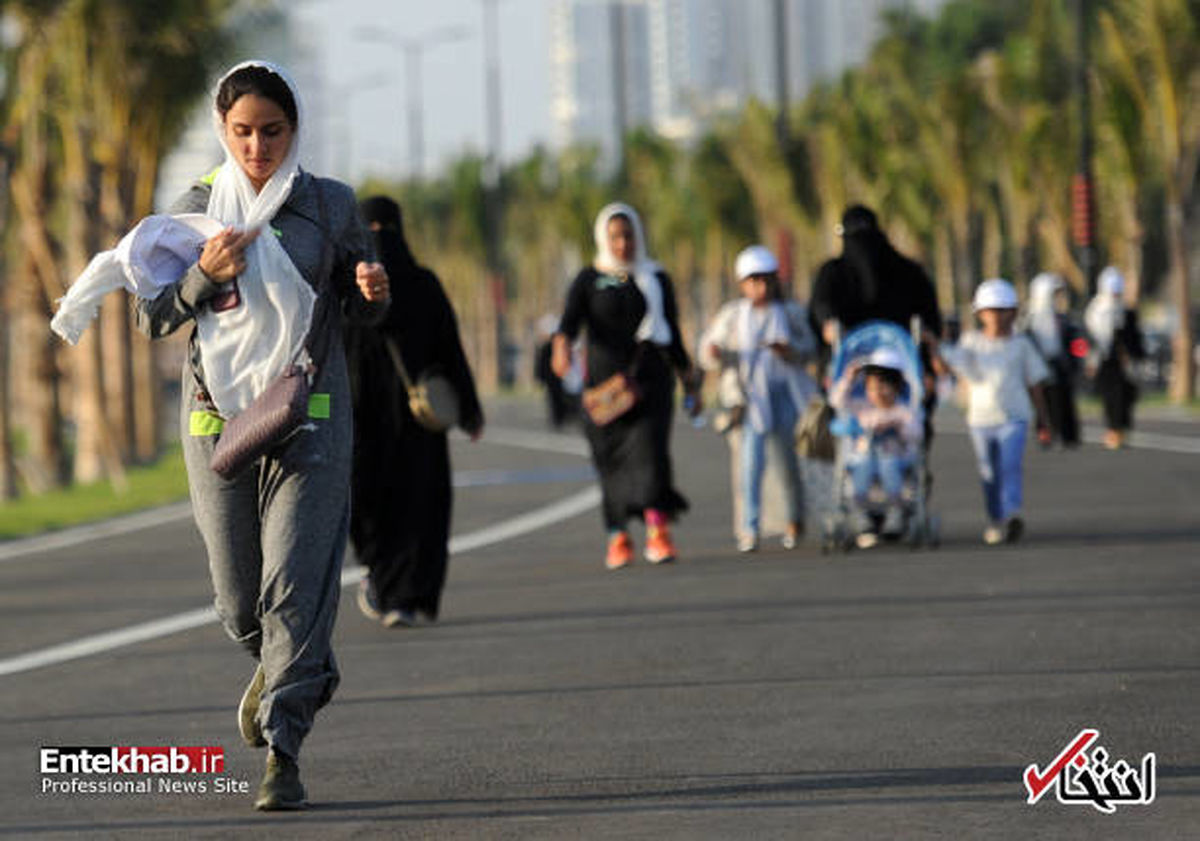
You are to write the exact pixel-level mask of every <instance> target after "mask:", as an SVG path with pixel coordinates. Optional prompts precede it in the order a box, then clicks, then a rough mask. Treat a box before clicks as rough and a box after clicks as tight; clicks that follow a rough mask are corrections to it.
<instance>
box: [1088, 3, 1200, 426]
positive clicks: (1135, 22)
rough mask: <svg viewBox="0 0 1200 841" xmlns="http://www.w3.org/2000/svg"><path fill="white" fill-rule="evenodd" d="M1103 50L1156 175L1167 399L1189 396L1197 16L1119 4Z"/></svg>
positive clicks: (1111, 13) (1181, 6)
mask: <svg viewBox="0 0 1200 841" xmlns="http://www.w3.org/2000/svg"><path fill="white" fill-rule="evenodd" d="M1100 22H1101V29H1102V32H1103V37H1104V43H1105V46H1106V48H1107V51H1108V54H1109V57H1110V59H1111V60H1112V62H1113V64H1114V65H1115V68H1116V71H1117V72H1118V73H1119V74H1120V78H1121V81H1122V83H1123V84H1124V85H1125V86H1126V88H1127V90H1128V91H1129V93H1130V94H1131V95H1132V96H1133V97H1134V99H1135V100H1136V102H1137V104H1138V109H1139V111H1140V112H1141V114H1142V118H1143V120H1144V124H1145V137H1146V139H1147V140H1148V146H1149V149H1150V151H1152V153H1153V154H1154V157H1155V164H1156V167H1157V168H1158V169H1159V171H1160V172H1161V174H1162V184H1163V190H1164V208H1163V210H1164V219H1163V223H1164V229H1165V232H1166V238H1167V254H1168V259H1169V265H1170V269H1169V278H1170V280H1169V284H1170V289H1171V297H1172V299H1173V302H1174V305H1175V310H1176V312H1177V315H1178V326H1177V328H1176V332H1175V337H1174V348H1173V350H1174V352H1173V358H1174V364H1173V366H1172V371H1171V386H1170V393H1171V397H1172V399H1174V400H1176V401H1180V402H1182V401H1186V400H1190V399H1191V398H1192V397H1194V396H1195V389H1196V386H1195V379H1196V363H1195V359H1194V357H1193V355H1192V347H1193V344H1194V338H1193V336H1194V330H1193V326H1192V290H1191V281H1190V279H1189V277H1188V265H1187V261H1188V232H1187V229H1186V225H1185V209H1186V208H1187V206H1188V205H1189V204H1190V203H1191V201H1192V197H1193V195H1194V194H1195V191H1196V183H1197V176H1198V174H1200V171H1198V170H1200V105H1198V104H1197V102H1196V96H1195V92H1196V90H1197V89H1200V9H1198V8H1197V5H1196V3H1195V2H1189V0H1136V2H1135V0H1119V2H1114V3H1113V8H1112V9H1111V10H1105V11H1103V12H1101V15H1100Z"/></svg>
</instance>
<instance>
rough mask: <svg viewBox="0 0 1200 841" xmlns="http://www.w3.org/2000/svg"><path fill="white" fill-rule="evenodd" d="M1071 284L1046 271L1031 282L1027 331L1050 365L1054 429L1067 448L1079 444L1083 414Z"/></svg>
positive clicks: (1050, 410)
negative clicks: (1069, 307)
mask: <svg viewBox="0 0 1200 841" xmlns="http://www.w3.org/2000/svg"><path fill="white" fill-rule="evenodd" d="M1066 291H1067V285H1066V283H1064V282H1063V279H1062V278H1061V277H1059V276H1058V275H1056V274H1051V273H1050V272H1042V273H1041V274H1039V275H1037V276H1036V277H1035V278H1034V279H1033V280H1032V281H1031V282H1030V284H1029V302H1028V304H1027V305H1026V309H1025V320H1024V321H1025V323H1024V326H1025V330H1026V332H1027V334H1028V335H1029V338H1030V339H1032V340H1033V344H1034V346H1035V347H1037V349H1038V352H1039V353H1040V354H1041V355H1042V359H1044V360H1045V362H1046V365H1047V366H1048V367H1049V368H1050V379H1049V380H1047V381H1046V383H1045V385H1044V389H1043V390H1044V393H1045V395H1046V411H1047V412H1048V413H1049V419H1050V430H1051V433H1052V435H1055V436H1057V437H1058V440H1059V441H1061V442H1062V445H1063V446H1064V447H1077V446H1079V415H1078V413H1077V411H1076V408H1075V376H1076V373H1077V369H1078V367H1079V366H1078V362H1077V361H1076V357H1075V355H1074V352H1075V342H1076V340H1077V339H1079V338H1080V335H1079V328H1078V326H1077V324H1076V323H1075V322H1074V321H1073V320H1072V319H1071V318H1069V317H1068V316H1067V314H1066V312H1065V301H1066Z"/></svg>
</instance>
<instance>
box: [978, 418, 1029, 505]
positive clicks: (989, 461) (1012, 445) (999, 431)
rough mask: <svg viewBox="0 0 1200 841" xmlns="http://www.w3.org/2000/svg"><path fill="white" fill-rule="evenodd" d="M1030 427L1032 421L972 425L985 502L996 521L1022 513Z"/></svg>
mask: <svg viewBox="0 0 1200 841" xmlns="http://www.w3.org/2000/svg"><path fill="white" fill-rule="evenodd" d="M1028 429H1029V422H1028V421H1023V420H1021V421H1010V422H1008V423H1003V424H998V425H996V426H972V427H971V443H972V444H973V445H974V447H975V458H976V460H977V461H978V462H979V478H980V480H981V481H982V482H983V503H984V505H985V506H986V507H987V513H988V517H989V518H990V519H991V520H992V522H994V523H999V522H1001V521H1003V520H1007V519H1008V518H1009V517H1012V516H1014V515H1016V514H1019V513H1020V512H1021V486H1022V484H1023V482H1024V472H1023V471H1024V460H1025V436H1026V433H1027V432H1028Z"/></svg>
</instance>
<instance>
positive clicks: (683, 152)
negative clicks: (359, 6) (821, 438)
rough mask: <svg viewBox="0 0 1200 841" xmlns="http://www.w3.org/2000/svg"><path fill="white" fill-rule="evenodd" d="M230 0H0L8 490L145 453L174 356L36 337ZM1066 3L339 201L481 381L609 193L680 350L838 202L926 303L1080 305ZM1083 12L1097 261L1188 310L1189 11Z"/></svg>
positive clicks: (1194, 0)
mask: <svg viewBox="0 0 1200 841" xmlns="http://www.w3.org/2000/svg"><path fill="white" fill-rule="evenodd" d="M238 5H240V4H237V3H235V2H234V0H116V1H115V2H106V0H0V15H3V16H4V18H5V19H6V20H7V21H8V22H9V25H8V26H7V27H6V28H5V32H6V34H5V37H4V38H3V39H2V40H0V60H2V64H0V68H2V70H0V72H2V75H0V185H2V186H3V189H0V232H2V233H3V248H0V294H2V295H3V296H4V297H3V306H2V307H0V493H2V494H3V495H5V496H11V495H12V494H14V493H15V492H16V491H17V489H18V488H19V487H22V488H27V489H29V490H31V491H37V490H41V489H44V488H49V487H54V486H57V485H61V484H64V483H67V482H69V481H72V480H74V481H91V480H95V479H98V478H104V477H108V478H112V479H115V480H117V481H119V479H120V477H121V475H122V471H123V469H124V467H125V466H126V465H129V464H132V463H136V462H139V461H145V460H149V459H153V458H154V457H156V455H157V454H158V453H159V449H160V446H161V441H162V440H163V437H164V433H163V430H164V429H165V428H169V427H171V426H173V419H164V418H163V417H162V416H161V415H162V405H163V403H164V400H163V390H164V388H165V387H167V385H166V384H167V383H169V382H171V381H174V380H175V377H176V372H177V371H178V363H177V360H175V361H171V362H165V361H164V360H162V359H161V358H160V357H161V356H162V355H163V353H164V350H163V349H162V348H156V347H155V346H153V345H151V344H150V343H149V342H147V341H146V340H145V339H143V338H142V337H141V336H140V335H138V334H137V333H136V331H134V330H133V329H132V325H131V318H130V310H129V302H128V300H125V299H123V295H122V296H118V295H113V296H110V298H111V300H109V301H107V302H106V304H105V306H104V308H103V311H102V313H101V317H100V321H99V322H98V324H97V325H95V326H94V327H93V328H91V329H89V330H88V332H87V333H86V334H85V338H84V340H83V341H82V342H81V344H80V346H79V347H77V348H66V347H65V346H64V345H62V343H61V342H59V341H58V340H57V339H56V338H54V337H53V336H52V335H51V334H50V331H49V328H48V324H49V319H50V316H51V314H52V312H53V310H54V305H55V304H54V302H55V301H56V300H57V299H58V298H59V297H61V295H62V294H63V293H64V291H65V289H66V287H67V285H68V284H69V282H70V281H71V280H72V279H73V278H74V277H76V276H77V275H78V274H79V272H80V271H81V270H82V269H83V267H84V266H85V265H86V263H87V261H88V259H89V258H90V257H91V255H92V254H94V253H95V252H97V251H99V250H101V249H103V248H108V247H111V246H112V244H113V243H114V242H115V241H116V240H117V239H118V238H119V237H120V236H121V235H122V234H124V233H125V232H126V231H127V230H129V228H130V227H132V225H133V224H134V223H135V222H136V221H137V220H138V219H140V218H141V217H143V216H145V215H146V214H147V213H150V212H151V211H152V209H153V208H152V204H153V198H152V197H153V195H154V189H155V186H156V183H157V179H158V167H159V164H160V162H161V161H162V159H163V157H164V156H165V154H166V153H167V152H168V151H169V150H170V149H171V147H172V146H173V144H174V143H175V141H176V140H177V139H178V136H179V134H180V132H181V130H182V128H183V126H184V124H185V122H186V119H187V117H188V115H189V114H190V113H191V112H192V110H193V109H194V108H195V107H196V104H197V102H198V101H201V100H203V98H204V94H205V92H206V90H207V86H208V84H209V82H210V81H211V79H212V78H213V75H214V73H215V72H216V71H217V70H218V69H219V68H220V67H221V66H223V65H224V64H225V63H226V59H227V58H228V56H229V55H230V50H229V48H230V46H231V45H232V43H233V36H232V34H231V33H232V32H233V31H234V30H235V29H236V27H231V26H230V14H231V11H232V10H234V9H235V7H236V6H238ZM251 5H253V4H251ZM1071 6H1072V4H1071V2H1069V0H1029V2H1024V3H1011V2H1007V0H951V2H949V3H947V4H946V5H945V6H943V7H942V9H941V11H940V12H939V13H938V14H937V15H936V16H935V17H932V18H926V17H922V16H919V15H916V14H913V13H907V12H898V13H893V14H891V15H890V16H889V17H888V18H887V21H886V26H885V29H884V33H883V35H882V37H881V38H880V40H879V41H878V42H877V43H876V45H875V46H874V48H873V50H872V52H871V54H870V56H869V58H868V59H867V61H866V62H864V63H863V64H862V65H861V66H859V67H857V68H854V69H852V70H850V71H848V72H846V73H844V74H843V75H842V76H840V77H839V78H837V79H835V80H831V81H829V82H826V83H823V84H820V85H818V86H817V87H815V88H813V89H812V90H811V91H809V92H808V93H807V95H806V96H805V98H804V99H803V100H800V101H797V102H795V103H793V104H792V105H791V107H789V108H788V109H787V110H786V113H785V114H783V115H779V114H777V113H776V112H775V111H774V109H772V108H770V107H768V106H767V105H764V104H762V103H758V102H751V103H750V104H748V105H747V106H746V107H745V108H743V109H742V110H741V111H740V112H739V113H737V114H734V115H730V116H728V117H726V118H724V119H721V120H719V121H717V122H716V123H714V124H713V125H712V126H711V128H710V130H709V131H708V133H707V134H705V135H704V136H703V137H701V138H699V139H698V140H696V141H694V142H691V143H686V144H685V143H679V142H673V141H670V140H667V139H665V138H663V137H660V136H657V135H655V134H653V133H651V132H649V131H645V130H637V131H634V132H632V133H631V134H630V135H629V136H627V137H626V138H624V139H623V142H622V144H621V154H620V164H619V166H617V167H616V168H615V170H614V169H613V168H611V167H607V166H605V165H603V164H602V161H601V157H600V154H599V152H598V150H597V149H595V148H588V147H577V148H570V149H565V150H562V151H557V152H553V153H552V152H549V151H547V150H545V149H538V150H535V151H533V152H532V153H530V154H529V155H528V156H526V157H525V158H524V159H523V160H520V161H518V162H516V163H514V164H512V165H509V166H507V167H505V168H504V170H503V172H502V176H501V180H500V184H499V187H498V188H497V189H498V196H492V197H489V196H488V195H487V193H486V191H485V189H484V186H483V185H484V183H486V182H485V179H484V178H483V174H484V165H485V161H484V160H483V159H482V158H481V157H478V156H473V155H467V156H464V157H462V158H460V159H459V160H457V161H456V162H454V163H453V164H452V165H451V166H449V167H448V168H447V169H446V170H445V172H444V173H443V174H442V175H441V176H439V177H437V178H434V179H430V180H421V181H409V182H403V183H394V182H387V181H380V180H369V181H368V182H367V183H365V184H362V185H358V186H359V189H360V193H361V194H364V195H365V194H367V193H370V192H385V193H389V194H391V195H394V196H396V197H397V198H398V199H399V200H400V201H401V202H402V204H403V206H404V208H405V219H406V227H407V229H408V233H409V237H410V239H411V240H412V242H413V245H414V249H415V251H416V252H417V254H418V256H419V257H420V258H421V259H422V261H423V262H425V263H427V264H428V265H430V266H432V267H433V268H435V269H436V270H437V271H438V273H439V275H440V276H441V277H442V278H443V280H444V282H445V283H446V286H447V291H448V292H449V293H450V295H451V298H452V299H453V300H454V302H455V304H456V308H457V310H458V313H459V316H460V319H461V321H462V322H463V326H464V331H463V332H464V338H465V340H466V344H467V346H468V352H469V354H470V355H471V357H472V361H473V363H474V365H475V366H476V369H477V371H478V372H479V373H480V375H481V380H482V384H483V385H484V387H485V388H487V387H489V386H493V387H494V386H495V385H496V384H498V383H499V382H500V380H501V379H502V371H503V369H504V359H503V358H502V355H503V353H504V348H505V346H506V344H507V342H509V341H511V342H516V343H518V344H520V345H522V346H523V347H524V348H525V350H526V351H527V353H525V354H522V357H521V358H523V359H526V360H528V359H531V358H532V354H531V353H530V352H528V351H531V350H532V347H531V346H532V343H533V341H534V335H535V334H534V328H533V325H534V323H535V322H536V321H537V319H538V318H539V317H540V316H542V315H544V314H545V313H547V312H554V311H557V309H558V308H559V307H560V305H561V295H562V293H563V291H564V289H565V286H566V284H567V282H568V280H569V276H570V275H571V274H572V273H573V271H574V270H575V269H576V268H577V267H578V265H579V264H580V262H581V261H582V260H585V259H588V258H589V256H590V254H591V251H592V243H591V238H592V233H591V230H592V221H593V218H594V215H595V213H596V212H597V211H598V210H599V208H600V207H601V206H603V205H604V204H605V203H607V202H608V201H610V200H612V199H614V198H621V199H623V200H626V201H629V202H630V203H632V204H634V205H635V206H636V207H638V209H639V210H640V211H641V212H642V213H643V216H644V220H645V223H646V225H647V229H648V232H647V233H648V239H649V241H650V246H651V251H652V253H653V254H654V256H656V257H657V259H659V260H660V261H661V262H662V263H663V264H664V265H665V266H666V267H667V268H668V270H669V271H670V272H671V273H672V275H673V277H674V279H675V283H676V287H677V291H678V295H679V298H680V310H681V318H682V321H683V324H684V327H685V331H686V332H688V333H689V335H691V336H693V337H694V336H695V335H696V331H697V330H698V328H699V327H700V326H701V325H702V323H703V322H704V321H705V320H706V319H707V318H708V317H709V316H710V315H711V314H712V313H713V312H715V310H716V308H717V307H718V306H719V304H720V303H721V301H723V300H724V299H726V298H728V297H730V296H731V295H732V294H733V292H734V291H733V289H732V288H731V278H730V272H731V263H732V258H733V255H734V254H735V253H736V252H737V251H738V250H739V249H740V248H742V247H743V246H745V245H747V244H749V243H751V242H756V241H761V242H765V243H767V244H768V245H770V246H772V247H773V248H776V249H777V250H779V251H780V252H781V256H782V257H783V258H784V263H785V267H786V268H787V270H788V275H789V280H790V281H791V286H792V289H793V293H794V294H795V295H797V296H798V297H801V298H804V297H806V296H807V293H808V288H809V282H810V279H811V278H812V276H813V274H814V272H815V270H816V268H817V266H818V265H819V264H820V262H821V261H823V260H824V259H826V258H827V257H829V256H830V255H831V254H833V253H835V252H837V251H838V250H839V248H840V246H839V243H838V238H837V236H836V233H835V226H836V223H837V221H838V219H839V217H840V214H841V212H842V210H843V208H844V207H845V206H846V205H847V204H850V203H854V202H861V203H865V204H868V205H871V206H872V207H874V208H875V209H876V211H877V212H878V213H879V215H880V218H881V220H883V222H884V224H885V226H886V227H887V229H888V232H889V234H890V235H891V237H892V239H893V240H894V241H895V242H896V244H897V245H898V247H900V248H901V249H902V250H904V251H907V252H908V253H910V254H912V255H913V256H915V257H917V258H918V259H920V260H922V261H923V262H924V263H925V264H926V266H927V267H928V268H929V269H930V271H931V274H932V275H933V277H934V278H935V279H936V283H937V285H938V289H939V298H940V300H941V302H942V306H943V307H944V308H945V309H947V310H953V309H957V310H959V311H962V312H965V311H966V310H967V308H968V305H969V301H970V298H971V293H972V290H973V288H974V286H975V285H976V284H977V283H978V282H979V281H980V280H982V279H983V278H986V277H990V276H996V275H1002V276H1006V277H1009V278H1012V279H1013V280H1014V281H1015V282H1016V283H1017V284H1018V285H1022V284H1024V283H1026V282H1027V281H1028V280H1029V279H1030V278H1031V277H1032V275H1033V274H1034V273H1036V272H1037V271H1041V270H1049V271H1056V272H1059V273H1061V274H1062V275H1064V276H1065V277H1066V278H1067V279H1068V281H1069V282H1070V283H1071V284H1072V286H1073V287H1074V288H1075V289H1076V290H1077V291H1078V292H1079V293H1080V294H1083V293H1084V292H1085V289H1086V279H1085V278H1084V274H1083V271H1082V269H1081V266H1080V263H1079V260H1078V256H1077V254H1076V253H1075V250H1074V248H1073V247H1072V237H1071V227H1072V178H1073V176H1074V174H1075V172H1076V169H1077V153H1076V150H1077V148H1078V146H1079V140H1080V137H1079V133H1080V124H1079V120H1078V119H1077V111H1076V100H1075V96H1074V94H1073V92H1072V87H1071V78H1072V66H1073V61H1074V54H1075V28H1074V25H1073V19H1072V15H1071ZM1087 6H1088V14H1089V16H1090V24H1091V26H1090V47H1091V50H1090V52H1091V58H1092V63H1091V66H1090V72H1089V74H1088V77H1087V84H1088V85H1089V89H1090V93H1091V99H1092V104H1093V107H1092V110H1091V127H1092V130H1093V133H1094V137H1095V163H1094V168H1095V176H1096V191H1097V192H1096V195H1097V208H1098V220H1097V222H1098V228H1097V241H1098V243H1099V244H1100V250H1101V254H1100V258H1101V260H1102V261H1103V262H1112V263H1114V264H1116V265H1118V266H1120V267H1121V268H1122V269H1123V271H1124V272H1125V274H1126V276H1127V278H1128V279H1129V281H1130V284H1129V285H1130V287H1131V288H1132V290H1134V294H1136V295H1139V296H1141V297H1142V298H1150V297H1154V298H1159V299H1163V300H1167V301H1169V302H1170V304H1171V305H1172V307H1173V309H1174V310H1175V312H1177V313H1190V312H1191V309H1192V307H1191V293H1192V284H1193V282H1194V280H1195V273H1194V272H1193V273H1192V274H1191V275H1189V271H1188V267H1189V264H1190V265H1193V266H1194V265H1196V263H1197V246H1198V245H1200V243H1197V242H1196V241H1195V239H1196V238H1194V237H1192V239H1191V240H1189V234H1190V232H1191V231H1192V230H1193V229H1194V227H1195V220H1196V218H1197V216H1198V214H1200V191H1198V190H1197V184H1198V166H1200V0H1093V2H1090V3H1088V4H1087ZM781 117H782V118H781ZM489 200H496V201H498V203H499V204H500V206H502V208H503V214H502V220H503V221H502V227H501V229H500V231H499V237H498V240H499V254H500V266H499V269H500V270H499V271H494V270H491V271H489V269H488V265H489V261H488V256H489V247H488V246H489V241H488V235H489V230H488V220H489V218H490V212H489V204H488V202H489ZM492 268H493V269H495V266H493V267H492ZM502 337H507V339H505V338H502ZM1174 341H1175V355H1174V356H1175V359H1176V360H1177V364H1176V365H1174V366H1173V373H1174V379H1173V382H1172V394H1173V395H1174V396H1175V397H1176V398H1178V399H1184V398H1188V397H1191V395H1192V393H1193V389H1194V379H1195V371H1194V365H1193V361H1192V353H1191V347H1192V342H1193V340H1192V325H1191V322H1190V319H1189V318H1186V317H1183V318H1180V319H1179V320H1178V324H1177V329H1176V331H1175V336H1174ZM167 352H168V353H169V352H171V351H170V346H168V349H167ZM174 352H176V353H178V352H179V350H178V347H177V346H176V348H175V351H174Z"/></svg>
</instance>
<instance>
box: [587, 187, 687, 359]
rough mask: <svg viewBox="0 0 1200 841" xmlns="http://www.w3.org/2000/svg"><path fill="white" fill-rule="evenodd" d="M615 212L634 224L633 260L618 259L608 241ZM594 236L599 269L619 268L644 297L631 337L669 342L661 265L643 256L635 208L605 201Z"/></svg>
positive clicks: (616, 269)
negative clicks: (640, 312) (641, 312)
mask: <svg viewBox="0 0 1200 841" xmlns="http://www.w3.org/2000/svg"><path fill="white" fill-rule="evenodd" d="M614 216H624V217H625V218H626V219H628V220H629V225H630V227H632V228H633V238H634V252H633V260H631V261H630V262H628V263H625V262H622V261H620V260H618V259H617V257H616V255H614V254H613V253H612V249H611V248H609V245H608V223H609V220H611V219H612V218H613V217H614ZM592 233H593V235H594V237H595V239H596V260H595V262H594V263H593V265H594V266H595V267H596V269H597V270H598V271H602V272H614V273H615V272H621V273H625V274H628V275H630V276H631V277H632V278H633V282H634V283H636V284H637V288H638V290H639V291H640V292H641V293H642V297H643V298H645V299H646V315H645V316H644V317H643V318H642V322H641V324H639V325H638V329H637V332H636V333H635V334H634V337H635V338H636V339H637V340H638V341H642V342H654V344H656V345H669V344H670V343H671V325H670V324H668V323H667V317H666V315H665V313H664V310H663V292H662V284H661V283H659V280H658V273H659V272H660V271H662V267H661V266H659V265H658V263H656V262H654V261H653V260H651V259H650V258H649V257H648V256H646V238H645V236H643V235H642V220H641V219H640V218H639V217H638V215H637V211H636V210H634V209H633V208H632V207H630V206H629V205H627V204H622V203H621V202H613V203H612V204H608V205H605V206H604V207H603V209H601V211H600V213H599V215H598V216H596V224H595V227H594V228H593V229H592Z"/></svg>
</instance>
